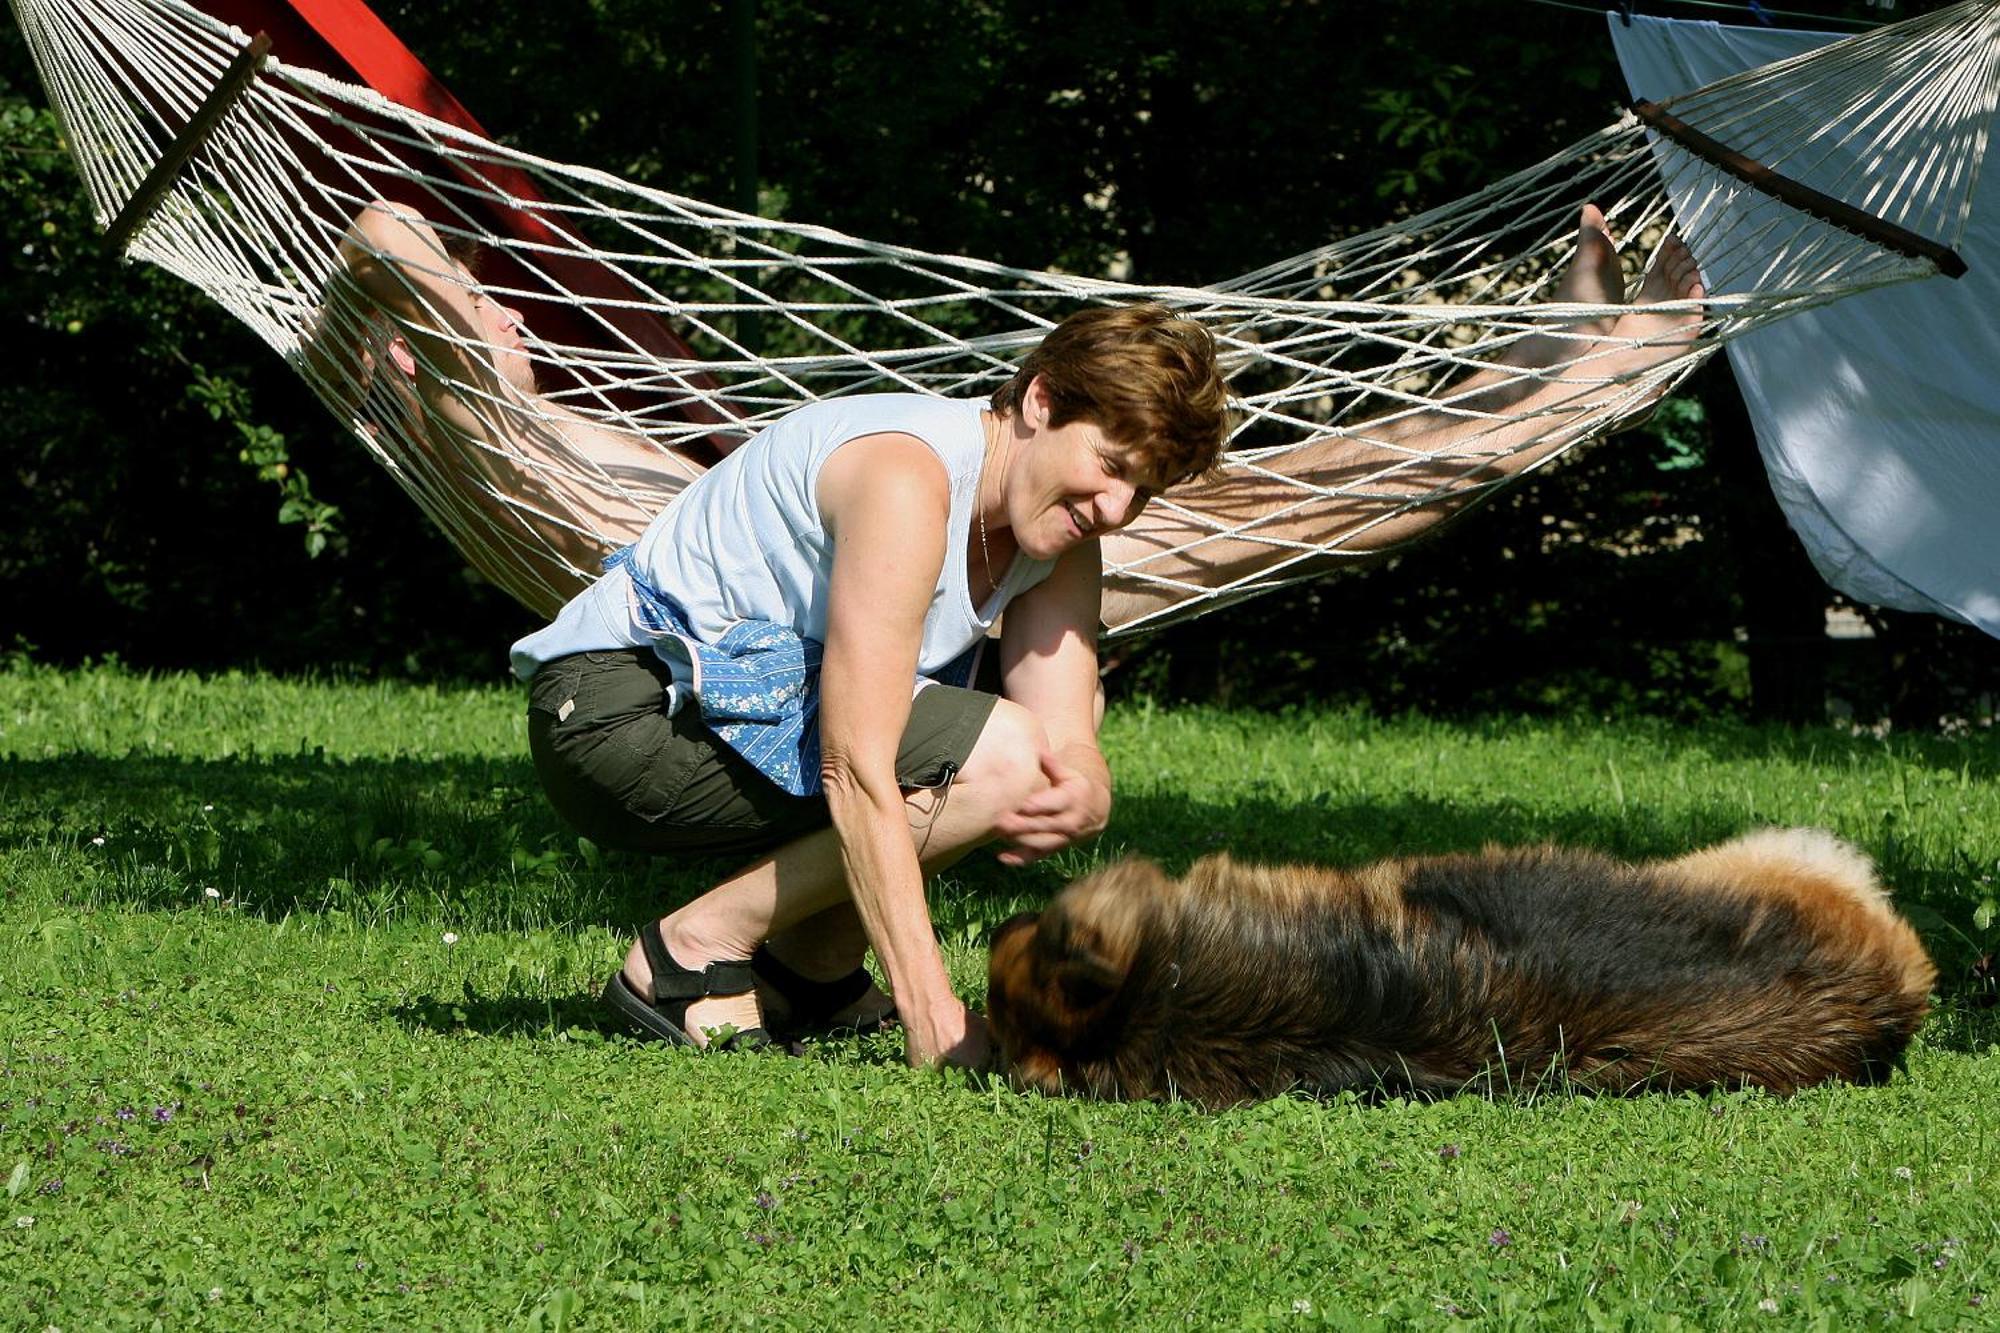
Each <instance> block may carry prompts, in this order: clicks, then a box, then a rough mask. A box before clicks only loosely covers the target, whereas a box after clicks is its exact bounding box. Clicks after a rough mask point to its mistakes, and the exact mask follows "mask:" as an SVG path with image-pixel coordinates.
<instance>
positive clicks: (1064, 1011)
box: [987, 829, 1936, 1107]
mask: <svg viewBox="0 0 2000 1333" xmlns="http://www.w3.org/2000/svg"><path fill="white" fill-rule="evenodd" d="M1935 977H1936V969H1935V968H1933V967H1932V965H1931V962H1930V959H1929V958H1928V957H1927V956H1926V955H1925V953H1924V950H1923V946H1922V945H1921V944H1920V943H1919V942H1918V940H1917V936H1916V933H1915V932H1914V931H1913V930H1911V929H1910V927H1909V925H1908V923H1906V922H1905V921H1904V920H1903V919H1902V918H1901V917H1900V916H1898V915H1897V914H1896V912H1895V910H1894V909H1893V908H1892V907H1891V906H1890V905H1889V901H1888V898H1887V895H1886V894H1885V893H1884V892H1883V889H1882V887H1881V885H1880V884H1879V883H1878V882H1877V880H1876V876H1875V867H1874V865H1873V863H1872V862H1870V861H1869V859H1868V858H1867V856H1865V855H1864V854H1863V853H1861V852H1860V851H1858V850H1856V849H1855V848H1853V847H1851V846H1849V845H1848V844H1846V843H1844V842H1842V841H1840V840H1839V839H1838V838H1835V837H1834V836H1833V835H1832V834H1829V833H1824V832H1821V831H1819V830H1816V829H1769V830H1764V831H1762V832H1756V833H1751V834H1749V835H1747V836H1745V837H1741V838H1738V839H1736V840H1735V841H1734V842H1729V843H1725V844H1723V845H1721V846H1718V847H1712V848H1709V849H1707V850H1705V851H1699V852H1695V853H1693V854H1692V855H1689V856H1684V857H1681V858H1680V859H1678V860H1673V861H1653V862H1647V863H1644V864H1640V865H1631V864H1626V863H1622V862H1618V861H1614V860H1612V859H1610V858H1608V857H1605V856H1601V855H1597V854H1595V853H1592V852H1583V851H1566V850H1560V849H1555V848H1542V849H1538V850H1525V851H1505V850H1500V849H1497V848H1489V849H1487V850H1486V851H1484V852H1480V853H1477V854H1468V855H1459V856H1434V857H1418V858H1411V859H1407V860H1394V861H1383V862H1379V863H1377V864H1374V865H1370V866H1366V867H1363V868H1361V869H1358V870H1328V869H1321V868H1317V867H1311V866H1284V867H1275V868H1265V867H1259V866H1250V865H1241V864H1238V863H1236V862H1233V861H1231V860H1230V859H1229V858H1228V857H1227V856H1211V857H1207V858H1204V859H1203V860H1201V861H1199V862H1197V863H1196V864H1195V865H1194V867H1193V868H1192V869H1190V870H1189V871H1188V873H1187V875H1186V876H1185V877H1184V878H1181V879H1178V880H1176V879H1171V878H1169V877H1168V876H1167V875H1166V874H1164V873H1163V872H1162V871H1161V870H1160V869H1159V867H1158V866H1156V865H1154V864H1152V863H1151V862H1149V861H1143V860H1128V861H1124V862H1121V863H1119V864H1117V865H1114V866H1111V867H1110V868H1109V869H1106V870H1104V871H1101V872H1099V873H1098V874H1095V875H1092V876H1090V877H1089V878H1087V879H1083V880H1080V881H1078V882H1077V883H1075V884H1072V885H1070V886H1069V887H1068V888H1066V889H1064V890H1063V891H1062V892H1061V893H1060V894H1058V895H1057V896H1056V899H1055V901H1054V902H1053V903H1051V904H1050V906H1049V908H1048V910H1046V911H1044V912H1041V913H1039V914H1037V913H1023V914H1022V915H1020V916H1017V917H1015V918H1014V919H1013V920H1011V921H1009V922H1007V923H1006V924H1005V925H1004V926H1002V927H1001V928H1000V930H999V932H998V933H997V934H996V935H995V936H994V939H993V951H992V958H991V960H990V963H989V966H988V989H987V1016H988V1018H989V1020H990V1021H991V1023H992V1028H993V1034H994V1038H995V1041H996V1044H997V1046H998V1047H999V1050H1000V1053H1001V1058H1002V1060H1003V1061H1004V1063H1005V1066H1006V1067H1007V1068H1008V1069H1009V1070H1010V1071H1011V1074H1012V1077H1013V1078H1014V1080H1015V1081H1016V1082H1017V1083H1018V1084H1020V1085H1022V1086H1025V1087H1030V1088H1038V1089H1042V1090H1044V1091H1048V1092H1067V1093H1078V1094H1083V1095H1087V1096H1093V1097H1102V1098H1125V1099H1152V1100H1167V1099H1171V1098H1182V1099H1186V1100H1189V1101H1193V1102H1198V1103H1201V1104H1203V1105H1206V1106H1211V1107H1215V1106H1227V1105H1232V1104H1236V1103H1241V1102H1247V1101H1254V1100H1257V1099H1261V1098H1265V1097H1271V1096H1275V1095H1277V1094H1279V1093H1282V1092H1286V1091H1288V1090H1292V1089H1298V1090H1302V1091H1306V1092H1312V1093H1332V1092H1337V1091H1340V1090H1342V1089H1347V1088H1352V1089H1357V1090H1363V1091H1376V1090H1380V1091H1385V1092H1410V1093H1416V1094H1419V1095H1445V1094H1451V1093H1456V1092H1461V1091H1467V1090H1480V1091H1485V1092H1489V1093H1490V1092H1493V1091H1495V1090H1504V1089H1506V1088H1515V1089H1519V1088H1523V1087H1531V1086H1537V1085H1540V1084H1541V1083H1542V1082H1543V1081H1544V1080H1549V1079H1554V1080H1556V1081H1557V1082H1558V1083H1564V1082H1566V1083H1567V1084H1568V1085H1569V1086H1572V1087H1577V1088H1582V1089H1587V1090H1593V1091H1600V1092H1620V1093H1622V1092H1634V1091H1640V1090H1644V1089H1670V1090H1689V1089H1706V1088H1735V1087H1744V1086H1747V1087H1758V1088H1765V1089H1768V1090H1770V1091H1772V1092H1775V1093H1790V1092H1793V1091H1795V1090H1797V1089H1799V1088H1804V1087H1808V1086H1810V1085H1812V1084H1815V1083H1821V1082H1825V1081H1827V1080H1830V1079H1847V1080H1852V1081H1854V1082H1861V1083H1872V1082H1880V1081H1881V1080H1883V1079H1885V1078H1887V1076H1888V1074H1889V1071H1890V1069H1891V1068H1892V1066H1894V1065H1895V1064H1896V1063H1897V1062H1898V1060H1899V1058H1900V1056H1901V1054H1902V1051H1903V1048H1904V1046H1905V1045H1907V1044H1908V1042H1909V1040H1910V1036H1911V1034H1912V1033H1913V1032H1915V1031H1916V1028H1917V1025H1918V1023H1920V1022H1921V1021H1922V1019H1923V1017H1924V1013H1925V1011H1926V1009H1927V1007H1928V1002H1929V995H1930V989H1931V983H1932V981H1933V980H1934V979H1935Z"/></svg>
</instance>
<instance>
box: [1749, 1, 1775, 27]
mask: <svg viewBox="0 0 2000 1333" xmlns="http://www.w3.org/2000/svg"><path fill="white" fill-rule="evenodd" d="M1750 13H1751V16H1752V17H1754V18H1755V19H1756V20H1757V21H1758V22H1759V23H1761V24H1763V25H1764V26H1765V27H1767V28H1768V27H1771V26H1772V24H1771V16H1770V14H1768V13H1766V12H1765V9H1764V6H1762V5H1760V4H1758V3H1757V0H1750Z"/></svg>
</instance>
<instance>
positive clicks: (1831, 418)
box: [1607, 14, 2000, 637]
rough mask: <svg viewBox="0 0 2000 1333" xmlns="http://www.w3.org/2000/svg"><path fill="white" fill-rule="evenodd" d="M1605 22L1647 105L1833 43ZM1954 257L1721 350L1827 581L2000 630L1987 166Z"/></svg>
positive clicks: (1999, 371) (1995, 172)
mask: <svg viewBox="0 0 2000 1333" xmlns="http://www.w3.org/2000/svg"><path fill="white" fill-rule="evenodd" d="M1607 18H1608V19H1609V23H1610V28H1611V39H1612V43H1613V45H1614V46H1615V47H1616V48H1617V52H1618V61H1619V64H1620V65H1621V66H1622V67H1623V69H1624V71H1625V79H1626V82H1627V84H1628V85H1629V86H1630V87H1631V89H1632V93H1633V96H1634V97H1637V98H1645V99H1649V100H1654V101H1658V100H1662V99H1665V98H1668V97H1672V96H1674V95H1675V94H1677V93H1681V92H1685V91H1687V90H1689V89H1692V88H1697V87H1700V86H1701V85H1703V84H1705V83H1710V82H1712V81H1714V80H1716V79H1719V78H1723V77H1725V76H1726V75H1730V74H1734V73H1737V72H1738V71H1740V70H1745V69H1750V68H1753V67H1755V66H1758V65H1765V64H1769V63H1770V62H1771V61H1774V60H1782V59H1785V58H1786V57H1788V56H1793V55H1797V54H1799V53H1800V52H1802V51H1806V50H1810V49H1812V48H1814V47H1817V46H1821V45H1824V44H1825V43H1827V42H1831V41H1835V40H1838V38H1839V36H1840V34H1837V33H1812V32H1781V31H1777V30H1775V29H1769V28H1741V27H1725V26H1723V25H1722V24H1719V23H1708V22H1695V21H1689V20H1683V19H1656V18H1645V17H1641V16H1637V15H1635V16H1634V17H1633V18H1632V20H1631V22H1630V23H1629V24H1628V23H1626V22H1625V21H1624V20H1623V19H1621V18H1619V17H1618V16H1617V15H1615V14H1612V15H1607ZM1988 201H1992V202H1991V204H1990V205H1989V204H1988ZM1939 239H1944V240H1947V241H1948V240H1949V238H1948V237H1947V238H1939ZM1957 248H1958V251H1959V254H1960V255H1961V256H1963V257H1964V259H1965V261H1966V263H1967V264H1968V265H1969V270H1970V271H1969V272H1967V273H1966V274H1965V276H1964V277H1962V278H1959V279H1957V280H1952V279H1949V278H1942V277H1938V278H1930V279H1927V280H1925V281H1921V282H1915V283H1909V284H1905V285H1903V286H1900V287H1892V288H1887V289H1884V290H1882V291H1877V292H1866V293H1863V294H1861V295H1859V296H1852V297H1848V298H1847V299H1845V300H1842V301H1839V302H1836V303H1834V304H1833V305H1831V306H1827V307H1825V308H1823V309H1820V310H1814V311H1809V312H1807V313H1805V314H1802V315H1796V316H1793V317H1792V318H1790V319H1786V320H1782V321H1780V322H1778V323H1776V324H1773V325H1771V326H1769V327H1767V328H1763V329H1760V330H1758V331H1756V332H1754V333H1751V334H1748V335H1746V336H1744V337H1742V338H1739V339H1737V340H1736V341H1735V342H1733V343H1731V344H1730V345H1729V349H1728V351H1729V357H1730V362H1731V364H1732V365H1733V366H1734V368H1735V370H1736V378H1737V380H1738V381H1739V382H1740V383H1741V384H1742V386H1743V396H1744V399H1745V400H1746V401H1747V403H1748V404H1749V408H1750V419H1751V421H1752V423H1753V424H1754V426H1755V429H1756V433H1757V447H1758V449H1759V451H1760V452H1761V453H1762V455H1763V458H1764V466H1765V470H1766V471H1767V472H1768V473H1769V474H1770V477H1771V487H1772V490H1773V491H1774V492H1776V494H1777V497H1778V502H1779V504H1780V505H1781V506H1782V507H1783V508H1784V511H1785V516H1786V518H1787V519H1788V520H1789V521H1790V522H1791V525H1792V528H1793V530H1794V531H1796V532H1797V533H1798V534H1799V537H1800V539H1801V540H1802V541H1803V542H1804V543H1805V547H1806V551H1807V553H1808V554H1809V555H1811V557H1812V561H1813V564H1814V565H1815V566H1816V567H1817V568H1818V569H1819V572H1820V573H1821V574H1822V575H1823V576H1824V577H1825V578H1826V581H1827V582H1828V583H1830V584H1832V585H1833V586H1834V587H1836V588H1838V589H1839V590H1840V591H1842V592H1844V593H1846V594H1847V595H1848V596H1850V597H1854V598H1856V599H1858V600H1860V601H1863V602H1870V603H1874V604H1876V605H1879V606H1888V607H1895V608H1897V609H1900V610H1905V611H1929V612H1933V613H1935V614H1938V615H1943V616H1949V617H1952V618H1953V619H1957V620H1963V621H1967V622H1969V623H1970V624H1973V625H1976V626H1978V627H1979V628H1980V629H1982V630H1984V631H1986V632H1987V633H1988V634H1991V635H1994V636H1995V637H2000V521H1996V519H1995V510H1996V509H2000V168H1997V167H1996V164H1994V163H1987V164H1986V170H1984V171H1983V172H1982V173H1981V175H1980V180H1979V184H1978V186H1977V187H1976V190H1975V194H1974V202H1973V212H1972V218H1971V222H1970V223H1969V224H1968V226H1967V229H1966V233H1965V236H1964V237H1963V238H1962V240H1961V241H1960V243H1959V245H1958V247H1957ZM1696 257H1697V258H1699V257H1700V256H1699V254H1697V256H1696Z"/></svg>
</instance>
